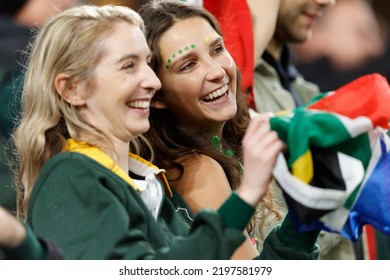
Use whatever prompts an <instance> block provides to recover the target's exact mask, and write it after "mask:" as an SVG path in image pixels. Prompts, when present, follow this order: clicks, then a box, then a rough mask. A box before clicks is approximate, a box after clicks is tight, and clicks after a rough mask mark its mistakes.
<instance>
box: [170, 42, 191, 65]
mask: <svg viewBox="0 0 390 280" xmlns="http://www.w3.org/2000/svg"><path fill="white" fill-rule="evenodd" d="M190 48H191V49H195V45H194V44H192V45H191V46H190V47H184V51H189V50H190ZM182 53H183V50H182V49H179V50H178V51H177V55H176V54H172V58H176V57H177V56H179V55H181V54H182ZM171 62H172V59H170V58H168V63H167V64H166V65H165V69H167V70H169V68H170V64H171Z"/></svg>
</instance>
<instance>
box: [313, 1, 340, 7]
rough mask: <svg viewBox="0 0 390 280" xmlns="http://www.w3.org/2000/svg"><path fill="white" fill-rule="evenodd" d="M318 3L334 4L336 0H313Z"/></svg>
mask: <svg viewBox="0 0 390 280" xmlns="http://www.w3.org/2000/svg"><path fill="white" fill-rule="evenodd" d="M315 1H316V2H317V4H318V5H321V6H333V5H335V4H336V0H315Z"/></svg>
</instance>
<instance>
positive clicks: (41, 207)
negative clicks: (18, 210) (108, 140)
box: [28, 160, 254, 259]
mask: <svg viewBox="0 0 390 280" xmlns="http://www.w3.org/2000/svg"><path fill="white" fill-rule="evenodd" d="M70 167H71V168H70ZM103 169H104V168H103V167H102V170H101V172H96V171H95V172H91V167H90V166H87V165H85V164H82V163H80V162H79V161H77V160H62V161H61V162H57V163H55V164H52V167H51V168H50V169H46V171H45V173H46V174H41V175H42V176H41V177H42V178H40V179H39V180H38V182H37V185H36V186H35V188H37V189H35V190H34V192H33V194H32V197H31V201H30V204H29V206H30V209H29V217H28V219H29V222H30V223H31V225H32V227H33V229H34V231H36V233H37V234H38V235H39V236H42V237H43V238H45V239H47V240H52V241H54V242H55V243H56V244H57V245H58V246H59V247H60V248H61V249H62V251H63V252H64V254H65V257H66V258H68V259H228V258H229V257H230V256H231V254H232V253H233V252H234V251H235V249H236V248H237V247H238V246H239V245H241V243H242V242H243V241H244V239H245V237H244V236H243V234H242V231H243V228H241V227H240V225H239V226H237V225H233V226H229V225H226V224H225V221H230V218H229V217H226V214H225V212H224V211H222V213H218V212H216V211H211V210H204V211H201V213H199V215H197V217H196V218H195V220H194V223H193V225H192V227H191V229H190V232H189V235H188V236H174V235H173V234H172V233H171V232H169V230H168V228H167V227H163V226H162V225H161V223H157V222H156V221H155V220H154V219H153V218H152V216H151V215H150V213H149V212H148V210H147V208H146V206H145V205H144V204H143V202H142V200H141V198H140V197H139V196H138V194H136V192H135V191H134V190H133V189H132V188H131V187H129V186H127V185H126V186H125V188H124V187H123V183H124V182H123V181H122V180H121V179H120V178H119V177H118V178H116V176H113V177H115V178H114V179H117V180H116V181H115V180H112V179H113V178H110V179H108V177H107V175H106V176H105V175H104V173H106V174H107V172H108V170H106V169H104V170H103ZM43 178H44V179H43ZM110 181H111V182H110ZM112 182H114V183H112ZM121 184H122V185H121ZM129 193H130V194H131V195H129ZM236 199H239V198H236ZM236 199H233V201H232V200H229V201H227V202H226V204H225V205H224V206H223V207H225V208H230V207H233V208H234V207H236V206H237V205H238V207H240V206H239V205H240V202H239V201H237V200H236ZM241 207H242V205H241ZM252 210H253V211H254V209H252ZM253 211H252V212H251V213H250V214H249V212H250V211H249V212H245V213H244V214H242V216H240V217H239V218H242V219H244V221H245V220H246V222H248V221H249V219H250V217H251V215H252V214H253ZM227 223H230V222H227ZM163 224H164V223H163ZM245 224H246V223H245ZM183 226H185V225H183Z"/></svg>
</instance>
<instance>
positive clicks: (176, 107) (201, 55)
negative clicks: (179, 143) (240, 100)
mask: <svg viewBox="0 0 390 280" xmlns="http://www.w3.org/2000/svg"><path fill="white" fill-rule="evenodd" d="M158 47H159V50H160V55H161V59H162V66H161V67H160V69H159V70H158V76H159V78H160V80H161V83H162V92H160V93H158V95H157V96H156V107H157V106H160V107H161V106H162V107H164V108H168V109H169V110H170V111H171V113H172V114H173V115H174V116H175V118H176V119H177V120H178V122H179V123H181V124H182V125H185V126H187V127H191V128H193V129H195V130H203V131H204V130H207V131H208V132H211V133H218V132H221V130H222V127H223V125H224V124H225V122H226V121H228V120H229V119H231V118H232V117H233V116H234V115H235V114H236V112H237V103H236V94H237V88H236V87H237V85H236V83H237V73H236V71H237V69H236V65H235V63H234V61H233V59H232V57H231V56H230V54H229V53H228V52H227V50H226V49H225V46H224V43H223V38H222V37H221V36H220V35H218V34H217V33H216V31H215V30H214V29H213V28H212V26H211V25H210V24H209V23H208V22H207V21H206V20H205V19H203V18H201V17H192V18H189V19H185V20H178V21H177V22H176V23H175V24H174V25H173V26H172V27H171V28H170V29H169V30H168V31H167V32H165V33H164V34H163V35H162V36H161V38H160V41H159V42H158Z"/></svg>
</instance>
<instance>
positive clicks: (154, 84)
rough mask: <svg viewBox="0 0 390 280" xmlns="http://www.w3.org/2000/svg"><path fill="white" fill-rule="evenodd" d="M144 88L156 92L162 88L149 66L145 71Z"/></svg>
mask: <svg viewBox="0 0 390 280" xmlns="http://www.w3.org/2000/svg"><path fill="white" fill-rule="evenodd" d="M142 87H144V88H147V89H150V90H152V91H154V92H155V91H157V90H159V89H160V88H161V81H160V79H159V78H158V77H157V75H156V73H154V71H153V70H152V68H150V67H149V66H147V70H146V71H145V77H144V79H143V83H142Z"/></svg>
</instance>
